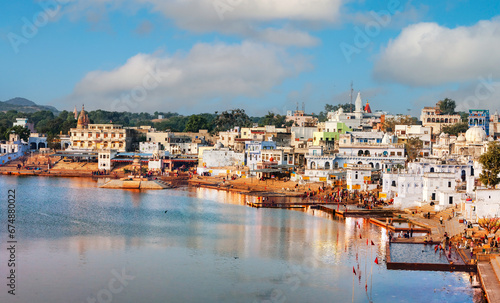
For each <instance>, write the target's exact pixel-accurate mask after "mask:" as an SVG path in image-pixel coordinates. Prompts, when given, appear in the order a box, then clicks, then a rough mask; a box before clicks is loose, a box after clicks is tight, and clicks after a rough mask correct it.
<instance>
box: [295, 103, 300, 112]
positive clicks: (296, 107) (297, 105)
mask: <svg viewBox="0 0 500 303" xmlns="http://www.w3.org/2000/svg"><path fill="white" fill-rule="evenodd" d="M295 105H296V106H295V111H299V102H295Z"/></svg>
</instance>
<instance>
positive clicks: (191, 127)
mask: <svg viewBox="0 0 500 303" xmlns="http://www.w3.org/2000/svg"><path fill="white" fill-rule="evenodd" d="M210 128H211V125H210V123H209V122H208V120H207V118H205V117H204V116H202V115H191V116H189V119H188V121H187V123H186V128H185V129H184V131H185V132H194V133H196V132H198V131H199V130H200V129H210Z"/></svg>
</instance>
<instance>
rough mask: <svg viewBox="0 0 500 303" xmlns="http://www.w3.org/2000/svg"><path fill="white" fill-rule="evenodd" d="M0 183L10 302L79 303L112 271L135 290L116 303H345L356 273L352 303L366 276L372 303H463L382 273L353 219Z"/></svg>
mask: <svg viewBox="0 0 500 303" xmlns="http://www.w3.org/2000/svg"><path fill="white" fill-rule="evenodd" d="M0 183H2V184H5V185H6V186H5V187H4V186H2V194H3V193H4V192H3V191H4V189H3V188H13V187H15V188H16V190H17V193H18V194H17V210H18V215H19V218H18V221H17V222H16V224H17V234H18V236H19V241H20V244H19V251H18V254H19V256H22V259H21V260H22V262H21V260H20V261H19V263H20V266H22V269H23V270H22V271H21V273H20V278H19V287H20V288H22V289H24V290H26V291H25V292H23V293H22V295H20V296H19V298H20V300H21V301H19V302H84V301H86V298H87V296H91V295H94V296H95V294H96V293H97V292H98V291H99V290H100V289H102V288H103V287H105V286H106V285H107V283H108V281H109V279H111V278H112V276H111V270H112V269H115V270H117V271H120V270H121V268H123V267H124V268H126V269H127V270H129V271H131V272H133V275H135V276H136V280H134V281H132V282H130V285H129V286H128V287H127V288H125V290H124V292H123V293H119V294H116V302H166V298H168V300H167V301H169V302H170V301H171V302H207V301H208V302H234V301H238V302H254V301H255V300H257V301H259V302H260V301H261V300H266V299H267V300H270V296H271V294H272V293H273V291H276V290H280V291H282V292H283V295H284V296H286V298H287V301H289V302H306V301H309V302H332V301H331V300H332V298H333V297H334V298H336V299H337V300H335V302H348V301H351V300H352V298H351V296H352V287H353V284H352V283H353V281H352V278H353V275H352V267H353V266H354V267H356V269H357V272H358V274H359V273H361V279H359V278H357V280H356V281H355V282H356V283H355V285H354V287H355V301H356V302H366V301H367V294H366V293H365V289H364V284H365V283H367V282H366V281H369V280H368V279H367V278H368V276H370V275H369V274H366V273H370V272H372V275H371V277H372V278H373V282H372V283H371V284H372V285H373V289H372V291H371V295H372V296H373V298H378V301H384V302H390V301H391V298H394V301H398V302H400V301H403V302H420V301H421V300H417V298H416V297H415V298H413V299H411V298H412V297H411V296H410V297H409V295H408V289H413V288H415V287H417V288H419V289H421V290H422V291H425V292H426V297H425V298H426V299H427V301H432V300H441V299H442V297H441V295H443V294H445V293H447V292H450V291H452V292H453V293H454V294H453V295H451V296H449V295H447V297H446V301H447V302H471V297H472V290H471V289H470V288H469V287H468V284H467V281H465V280H462V278H461V276H460V275H459V274H449V273H435V272H432V273H426V272H418V273H413V272H407V271H390V272H389V271H387V270H386V269H385V267H384V265H383V260H384V259H385V257H384V256H385V243H386V234H385V230H384V229H381V228H379V227H377V226H374V225H372V224H369V223H368V221H367V220H365V219H359V218H358V219H357V218H347V219H345V220H344V219H338V218H333V217H332V216H331V215H328V214H325V213H324V212H321V211H319V210H312V209H304V210H294V211H292V210H281V209H255V208H250V207H246V206H243V205H244V203H245V200H246V199H252V198H253V197H249V198H245V197H244V196H241V195H239V194H236V193H227V192H223V191H220V192H218V191H215V190H208V189H200V188H197V189H192V190H191V189H190V190H187V189H179V190H163V191H141V192H139V191H124V190H109V189H100V188H97V187H96V184H95V183H94V182H93V181H91V180H89V179H62V178H61V179H59V178H16V177H2V176H0ZM73 185H74V186H73ZM3 196H5V195H3ZM0 209H1V213H2V214H4V213H5V210H6V205H5V203H3V204H1V206H0ZM166 210H168V212H167V213H165V211H166ZM2 220H3V218H2ZM2 222H3V221H2ZM1 233H2V234H1V237H2V239H4V238H5V234H4V233H5V229H1ZM360 234H361V238H360V237H359V235H360ZM367 239H368V240H369V241H370V242H371V241H373V242H374V243H375V244H376V245H371V244H370V243H369V244H370V245H367V244H366V241H367ZM375 257H378V258H379V260H380V261H381V264H380V265H374V262H373V261H374V259H375ZM4 258H5V257H4V255H3V254H1V255H0V264H5V263H6V260H5V259H4ZM5 270H6V268H5V266H0V276H4V275H5ZM356 277H358V276H356ZM370 280H371V279H370ZM415 281H417V282H415ZM296 283H298V284H296ZM429 283H430V284H429ZM295 285H296V286H295ZM394 285H398V288H394ZM438 285H440V286H439V287H444V288H443V289H442V290H441V289H440V290H438V291H437V292H434V288H436V287H437V286H438ZM448 285H451V286H448ZM4 288H5V287H4V286H1V287H0V302H5V300H4V299H5V293H6V291H5V289H4ZM145 298H149V300H145ZM388 298H389V299H388ZM408 298H410V299H408ZM23 300H24V301H23ZM7 302H9V301H7ZM113 302H115V301H113ZM436 302H437V301H436Z"/></svg>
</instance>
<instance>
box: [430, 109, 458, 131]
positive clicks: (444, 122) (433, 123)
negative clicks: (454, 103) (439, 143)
mask: <svg viewBox="0 0 500 303" xmlns="http://www.w3.org/2000/svg"><path fill="white" fill-rule="evenodd" d="M420 121H422V126H425V127H431V128H432V133H433V134H435V135H437V134H440V133H441V132H442V131H443V127H445V126H450V125H453V124H455V123H459V122H461V118H460V115H443V114H441V110H440V109H439V107H438V106H437V105H436V106H435V107H424V108H423V109H422V112H421V114H420Z"/></svg>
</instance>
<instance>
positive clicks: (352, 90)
mask: <svg viewBox="0 0 500 303" xmlns="http://www.w3.org/2000/svg"><path fill="white" fill-rule="evenodd" d="M352 84H353V83H352V80H351V92H350V93H349V96H350V97H351V113H352V93H353V92H354V89H353V88H352Z"/></svg>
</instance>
